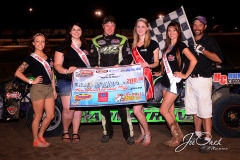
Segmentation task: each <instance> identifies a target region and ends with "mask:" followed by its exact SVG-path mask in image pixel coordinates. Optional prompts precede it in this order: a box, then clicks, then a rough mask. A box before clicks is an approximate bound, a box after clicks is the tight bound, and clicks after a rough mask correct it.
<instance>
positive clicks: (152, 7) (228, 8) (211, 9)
mask: <svg viewBox="0 0 240 160" xmlns="http://www.w3.org/2000/svg"><path fill="white" fill-rule="evenodd" d="M54 2H55V3H54ZM231 2H232V3H231ZM210 3H211V4H210ZM236 3H237V1H233V0H229V1H224V3H223V2H220V1H215V3H214V2H213V1H210V0H208V1H207V0H201V1H200V0H199V1H197V0H178V1H177V2H175V1H173V0H172V1H166V0H165V1H163V0H148V1H140V0H139V1H133V0H132V1H131V0H119V1H116V0H114V1H113V0H111V1H109V0H98V1H96V0H78V1H76V0H61V1H51V0H39V1H34V0H32V1H23V0H22V1H19V0H18V1H17V0H8V1H1V2H0V15H1V16H0V17H1V21H0V29H8V28H11V29H26V28H28V27H29V28H31V29H39V28H67V27H68V25H69V23H70V22H71V21H79V22H80V23H82V24H83V26H84V28H92V29H95V28H96V29H97V28H101V23H102V19H103V17H104V16H105V15H108V14H111V15H113V16H114V17H115V18H116V22H117V28H121V29H132V28H133V26H134V23H135V21H136V20H137V19H138V18H140V17H144V18H147V19H148V21H149V22H152V21H154V20H156V19H157V18H158V16H159V15H160V14H162V15H164V14H168V13H170V12H172V11H174V10H176V9H178V8H180V7H181V6H183V8H184V10H185V12H186V15H187V18H188V20H189V23H191V20H192V19H193V18H194V17H195V16H197V15H203V16H205V17H206V18H207V20H208V24H209V25H215V24H222V25H226V26H237V25H239V24H240V20H239V15H240V14H239V13H238V12H239V11H238V10H239V9H238V5H237V4H236ZM29 8H32V11H29ZM97 10H100V11H102V16H99V17H98V16H97V15H95V11H97ZM213 17H214V18H213Z"/></svg>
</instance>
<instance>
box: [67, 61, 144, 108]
mask: <svg viewBox="0 0 240 160" xmlns="http://www.w3.org/2000/svg"><path fill="white" fill-rule="evenodd" d="M72 78H73V81H72V90H71V95H70V97H71V99H70V107H98V106H99V107H100V106H113V105H124V104H134V103H137V104H138V103H146V102H147V101H146V95H145V78H144V76H143V68H141V66H140V65H128V66H121V67H119V68H109V67H104V68H78V69H76V70H75V71H74V73H73V77H72Z"/></svg>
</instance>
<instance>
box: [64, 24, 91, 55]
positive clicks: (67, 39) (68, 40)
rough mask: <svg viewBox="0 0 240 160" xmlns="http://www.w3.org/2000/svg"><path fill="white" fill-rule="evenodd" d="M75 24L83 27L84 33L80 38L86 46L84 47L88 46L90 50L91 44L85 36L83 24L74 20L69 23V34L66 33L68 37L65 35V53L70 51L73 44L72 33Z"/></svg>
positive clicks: (87, 48)
mask: <svg viewBox="0 0 240 160" xmlns="http://www.w3.org/2000/svg"><path fill="white" fill-rule="evenodd" d="M73 26H78V27H80V28H81V30H82V35H81V36H80V40H81V42H82V45H83V46H84V48H86V50H87V51H88V52H89V46H88V43H87V40H86V39H85V38H84V36H83V28H82V25H81V24H80V23H78V22H73V23H71V24H70V25H69V27H68V29H67V34H66V37H65V40H64V42H65V43H64V44H65V46H64V55H65V54H66V53H67V51H69V49H70V48H71V44H72V35H71V34H70V32H71V30H72V28H73Z"/></svg>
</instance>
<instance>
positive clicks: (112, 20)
mask: <svg viewBox="0 0 240 160" xmlns="http://www.w3.org/2000/svg"><path fill="white" fill-rule="evenodd" d="M108 22H112V23H115V24H116V22H115V18H114V17H113V16H111V15H108V16H105V17H104V18H103V23H102V24H106V23H108Z"/></svg>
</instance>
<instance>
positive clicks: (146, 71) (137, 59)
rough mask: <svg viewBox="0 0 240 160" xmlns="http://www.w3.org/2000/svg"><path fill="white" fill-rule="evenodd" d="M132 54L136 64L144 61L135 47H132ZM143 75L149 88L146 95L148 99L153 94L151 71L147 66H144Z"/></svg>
mask: <svg viewBox="0 0 240 160" xmlns="http://www.w3.org/2000/svg"><path fill="white" fill-rule="evenodd" d="M132 55H133V59H134V61H135V62H136V64H139V63H144V62H145V60H144V59H143V57H142V56H141V55H140V53H139V52H138V50H137V47H135V48H133V49H132ZM144 76H145V78H146V79H147V81H148V83H149V88H148V91H147V95H146V99H147V100H149V99H152V98H154V97H153V96H154V85H153V76H152V72H151V70H150V68H147V67H146V68H144Z"/></svg>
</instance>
